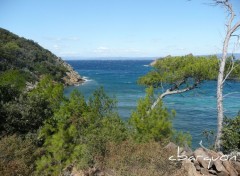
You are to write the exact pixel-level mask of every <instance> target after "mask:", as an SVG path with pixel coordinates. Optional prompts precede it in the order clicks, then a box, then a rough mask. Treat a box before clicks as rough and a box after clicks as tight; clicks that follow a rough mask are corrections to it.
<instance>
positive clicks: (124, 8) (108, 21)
mask: <svg viewBox="0 0 240 176" xmlns="http://www.w3.org/2000/svg"><path fill="white" fill-rule="evenodd" d="M208 2H211V0H192V1H188V0H171V1H166V0H22V1H20V0H0V27H2V28H5V29H8V30H10V31H11V32H13V33H16V34H17V35H19V36H22V37H25V38H28V39H32V40H34V41H36V42H37V43H39V44H40V45H42V46H43V47H45V48H47V49H48V50H50V51H52V52H53V53H54V54H56V55H58V56H61V57H63V58H64V57H65V58H66V57H158V56H165V55H169V54H170V55H184V54H188V53H193V54H195V55H202V54H216V53H220V52H221V47H222V42H223V39H224V34H225V29H224V27H225V26H224V23H225V20H226V13H225V10H224V9H223V8H220V7H215V6H210V5H206V3H208ZM232 2H233V4H234V8H235V11H238V12H240V3H239V0H232ZM238 17H239V16H238ZM238 19H239V18H238ZM236 52H239V49H238V50H237V51H236Z"/></svg>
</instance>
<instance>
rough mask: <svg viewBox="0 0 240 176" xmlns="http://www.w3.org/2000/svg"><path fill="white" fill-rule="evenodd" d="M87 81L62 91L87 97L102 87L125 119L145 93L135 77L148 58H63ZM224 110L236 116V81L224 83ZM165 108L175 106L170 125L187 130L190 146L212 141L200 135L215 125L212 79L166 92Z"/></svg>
mask: <svg viewBox="0 0 240 176" xmlns="http://www.w3.org/2000/svg"><path fill="white" fill-rule="evenodd" d="M66 62H68V63H69V64H70V65H71V66H72V67H73V68H74V69H75V70H76V71H77V72H78V73H79V74H80V75H81V76H83V77H84V78H85V79H86V80H87V81H86V82H85V83H83V84H82V85H80V86H70V87H67V88H65V95H66V96H69V94H70V93H71V92H72V91H73V90H74V89H78V90H79V91H80V92H82V94H83V95H84V96H85V97H86V98H88V97H89V96H90V95H91V94H92V93H93V91H94V90H96V89H97V88H99V87H103V88H104V90H105V92H106V93H107V94H108V95H109V96H111V97H114V98H116V99H117V101H118V112H119V114H120V116H121V118H122V119H124V120H128V119H129V117H130V114H131V112H132V111H133V110H135V108H136V105H137V102H138V100H139V99H140V98H142V97H144V96H145V88H146V87H144V86H141V85H138V84H137V80H138V78H139V77H141V76H143V75H145V74H146V73H148V72H149V71H150V70H151V69H152V67H150V66H149V64H150V63H151V62H152V60H149V59H147V60H144V59H142V58H141V59H138V58H136V59H131V58H128V59H121V60H111V58H106V59H101V60H97V59H96V60H66ZM224 95H225V96H224V112H225V115H226V116H227V117H229V118H232V117H234V116H236V115H237V114H238V112H239V110H240V82H234V81H227V82H226V84H225V85H224ZM163 102H164V106H166V107H167V108H168V110H169V111H171V110H175V111H176V116H175V117H174V119H173V127H174V128H175V129H176V130H179V131H183V132H189V133H190V134H191V136H192V147H193V148H196V147H199V142H200V141H201V140H203V141H204V142H203V145H206V146H208V145H209V143H210V144H211V142H213V138H210V140H209V141H207V140H206V137H205V136H204V135H203V131H205V130H207V131H211V130H212V131H215V132H216V129H217V125H216V124H217V109H216V81H206V82H204V83H202V84H201V85H200V86H199V88H197V89H194V90H192V91H189V92H185V93H183V94H178V95H169V96H166V97H165V98H164V99H163Z"/></svg>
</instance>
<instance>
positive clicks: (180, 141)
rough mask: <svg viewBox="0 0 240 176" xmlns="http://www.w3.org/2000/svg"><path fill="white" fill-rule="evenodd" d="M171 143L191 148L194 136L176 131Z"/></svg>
mask: <svg viewBox="0 0 240 176" xmlns="http://www.w3.org/2000/svg"><path fill="white" fill-rule="evenodd" d="M171 141H173V142H174V143H175V144H176V145H178V146H186V145H187V146H191V145H192V136H191V134H190V133H184V132H182V131H176V130H174V133H173V135H172V138H171Z"/></svg>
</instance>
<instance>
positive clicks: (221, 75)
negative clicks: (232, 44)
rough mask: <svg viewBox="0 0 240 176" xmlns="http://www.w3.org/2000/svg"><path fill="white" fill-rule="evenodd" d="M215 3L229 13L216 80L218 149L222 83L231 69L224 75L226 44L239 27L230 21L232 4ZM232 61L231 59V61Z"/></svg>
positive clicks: (216, 146)
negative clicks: (222, 6)
mask: <svg viewBox="0 0 240 176" xmlns="http://www.w3.org/2000/svg"><path fill="white" fill-rule="evenodd" d="M216 3H217V4H222V5H224V6H225V7H226V8H227V10H228V12H229V15H230V18H229V20H228V23H227V24H226V26H227V33H226V36H225V40H224V43H223V49H222V59H221V61H220V66H219V73H218V81H217V111H218V116H217V118H218V122H217V137H216V141H215V149H216V150H218V151H219V150H220V149H221V137H222V126H223V117H224V109H223V84H224V82H225V80H226V79H227V77H228V76H229V75H230V73H231V71H232V70H230V71H229V73H227V74H226V76H225V75H224V69H225V66H226V60H227V54H228V44H229V41H230V38H231V37H232V34H233V33H234V32H235V31H236V30H237V29H238V28H239V27H240V21H238V22H237V23H236V24H235V25H234V26H233V27H232V23H233V20H234V17H235V13H234V11H233V8H232V4H231V3H230V2H229V1H228V0H225V1H218V0H217V1H216ZM232 62H233V61H232Z"/></svg>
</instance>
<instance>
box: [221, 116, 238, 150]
mask: <svg viewBox="0 0 240 176" xmlns="http://www.w3.org/2000/svg"><path fill="white" fill-rule="evenodd" d="M221 145H222V148H223V151H224V152H225V153H230V152H233V151H239V149H240V114H239V115H238V116H237V117H235V118H225V119H224V122H223V129H222V144H221Z"/></svg>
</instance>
